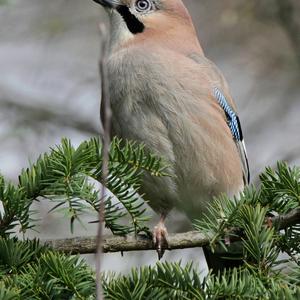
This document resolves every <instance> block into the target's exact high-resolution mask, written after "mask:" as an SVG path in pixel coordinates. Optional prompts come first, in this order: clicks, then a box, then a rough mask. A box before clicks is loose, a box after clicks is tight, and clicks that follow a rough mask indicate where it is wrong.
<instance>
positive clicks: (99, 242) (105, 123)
mask: <svg viewBox="0 0 300 300" xmlns="http://www.w3.org/2000/svg"><path fill="white" fill-rule="evenodd" d="M99 28H100V32H101V35H102V51H101V52H102V53H101V59H100V62H99V71H100V78H101V109H100V116H103V115H104V118H102V127H103V133H102V140H103V147H102V192H101V198H100V205H99V223H98V232H97V238H96V286H97V299H98V300H102V299H103V293H102V287H101V257H102V248H103V239H102V236H103V223H104V219H105V206H104V198H105V195H106V181H107V177H108V160H109V154H108V153H109V145H110V122H111V108H110V95H109V86H108V81H107V70H106V62H105V61H106V55H107V45H108V35H107V30H106V28H105V25H104V24H100V26H99Z"/></svg>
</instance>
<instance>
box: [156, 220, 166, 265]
mask: <svg viewBox="0 0 300 300" xmlns="http://www.w3.org/2000/svg"><path fill="white" fill-rule="evenodd" d="M165 219H166V214H161V217H160V220H159V222H158V223H157V225H156V226H155V227H154V230H153V243H154V246H155V248H156V251H157V254H158V259H159V260H160V259H161V258H162V257H163V255H164V253H165V249H168V247H169V245H168V231H167V228H166V226H165Z"/></svg>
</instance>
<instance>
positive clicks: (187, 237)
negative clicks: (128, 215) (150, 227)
mask: <svg viewBox="0 0 300 300" xmlns="http://www.w3.org/2000/svg"><path fill="white" fill-rule="evenodd" d="M271 222H272V224H274V225H276V228H278V229H279V230H281V229H286V228H288V227H291V226H293V225H297V224H300V209H299V208H298V209H295V210H293V211H291V212H290V213H288V214H286V215H282V216H277V217H274V218H271ZM235 232H236V231H235ZM96 240H97V239H96V238H95V237H76V238H70V239H61V240H46V241H44V242H43V244H45V245H48V246H50V247H52V248H53V249H55V250H58V251H62V252H65V253H72V254H88V253H95V251H96V248H97V242H96ZM168 244H169V250H175V249H187V248H196V247H203V246H208V245H209V244H210V239H209V237H207V236H205V235H204V234H202V233H200V232H197V231H191V232H185V233H178V234H173V235H170V236H169V237H168ZM102 249H103V252H104V253H108V252H127V251H145V250H155V247H154V245H153V242H152V240H151V239H150V238H147V237H141V236H138V237H135V236H128V237H103V239H102Z"/></svg>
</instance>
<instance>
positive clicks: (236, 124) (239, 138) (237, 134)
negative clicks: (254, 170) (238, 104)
mask: <svg viewBox="0 0 300 300" xmlns="http://www.w3.org/2000/svg"><path fill="white" fill-rule="evenodd" d="M214 96H215V98H216V99H217V100H218V103H219V105H220V106H221V107H222V109H223V110H224V112H225V115H226V119H227V124H228V127H229V128H230V131H231V133H232V136H233V139H234V140H235V142H236V146H237V149H238V151H239V154H240V158H241V162H242V166H243V178H244V183H245V184H248V183H249V182H250V172H249V164H248V157H247V151H246V147H245V143H244V137H243V132H242V127H241V123H240V119H239V117H238V115H237V114H236V113H235V111H234V110H233V109H232V107H231V106H230V105H229V103H228V102H227V100H226V98H225V96H224V95H223V94H222V92H221V91H220V90H219V89H218V88H214Z"/></svg>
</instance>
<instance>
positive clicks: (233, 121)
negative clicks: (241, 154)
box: [214, 88, 243, 141]
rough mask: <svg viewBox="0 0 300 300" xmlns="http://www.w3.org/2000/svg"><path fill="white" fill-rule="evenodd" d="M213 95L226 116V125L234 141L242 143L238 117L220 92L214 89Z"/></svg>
mask: <svg viewBox="0 0 300 300" xmlns="http://www.w3.org/2000/svg"><path fill="white" fill-rule="evenodd" d="M214 95H215V97H216V99H217V100H218V102H219V104H220V106H221V107H222V108H223V110H224V112H225V114H226V119H227V123H228V126H229V128H230V130H231V133H232V136H233V138H234V139H235V140H236V141H242V140H243V133H242V129H241V123H240V120H239V117H238V115H237V114H236V113H235V112H234V110H233V109H232V108H231V106H230V105H229V104H228V102H227V100H226V98H225V96H224V95H223V94H222V93H221V91H220V90H219V89H218V88H214Z"/></svg>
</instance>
